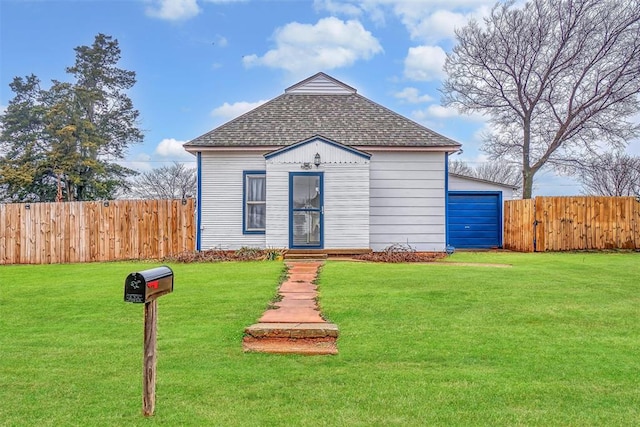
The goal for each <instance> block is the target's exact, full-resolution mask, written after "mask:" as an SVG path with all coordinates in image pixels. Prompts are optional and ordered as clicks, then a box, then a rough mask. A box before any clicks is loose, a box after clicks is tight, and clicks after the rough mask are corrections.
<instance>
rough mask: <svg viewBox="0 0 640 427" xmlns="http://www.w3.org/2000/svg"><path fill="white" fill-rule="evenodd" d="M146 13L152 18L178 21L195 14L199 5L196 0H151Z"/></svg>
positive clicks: (198, 10) (198, 11) (198, 9)
mask: <svg viewBox="0 0 640 427" xmlns="http://www.w3.org/2000/svg"><path fill="white" fill-rule="evenodd" d="M146 13H147V16H151V17H152V18H158V19H164V20H167V21H180V20H186V19H189V18H193V17H194V16H196V15H197V14H198V13H200V7H199V6H198V3H197V0H153V1H152V6H149V7H147V9H146Z"/></svg>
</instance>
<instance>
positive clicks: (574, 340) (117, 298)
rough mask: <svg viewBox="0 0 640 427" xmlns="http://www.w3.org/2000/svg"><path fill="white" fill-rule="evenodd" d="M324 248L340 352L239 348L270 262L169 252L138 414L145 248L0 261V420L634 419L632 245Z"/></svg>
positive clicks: (639, 332) (270, 274)
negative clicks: (347, 256)
mask: <svg viewBox="0 0 640 427" xmlns="http://www.w3.org/2000/svg"><path fill="white" fill-rule="evenodd" d="M447 261H448V262H449V261H451V262H456V261H457V262H461V263H491V264H509V265H511V267H508V268H499V267H490V266H480V265H478V266H469V265H444V263H437V264H421V265H415V264H414V265H410V264H369V263H356V262H353V263H352V262H338V261H336V262H331V261H330V262H328V263H327V264H326V265H325V266H324V267H323V270H322V273H321V277H320V304H321V306H322V309H323V313H324V314H325V315H326V316H327V317H328V318H329V320H331V321H332V322H335V323H337V324H338V326H339V327H340V334H341V335H340V339H339V342H338V346H339V350H340V354H339V355H338V356H320V357H304V356H295V355H289V356H283V355H268V354H244V353H242V350H241V337H242V330H243V328H244V327H245V326H248V325H250V324H252V323H254V322H255V320H256V319H257V318H258V317H259V316H260V315H261V313H262V312H263V311H264V309H265V308H266V307H267V305H268V304H269V302H270V301H271V300H272V299H273V297H274V294H275V291H276V286H277V283H278V280H279V278H280V275H281V273H282V267H283V266H282V264H281V263H278V262H250V263H218V264H178V265H172V268H173V269H174V271H175V274H176V284H175V292H174V293H173V294H171V295H167V296H164V297H162V298H161V299H160V300H159V309H158V317H159V335H158V343H159V349H158V350H159V359H158V386H157V400H156V415H155V416H154V417H153V418H151V419H144V418H143V417H142V415H141V388H142V386H141V366H142V305H140V304H127V303H124V302H123V296H122V292H123V285H124V278H125V277H126V275H127V274H128V273H130V272H132V271H136V270H140V269H146V268H150V265H149V264H134V263H108V264H82V265H81V264H78V265H51V266H4V267H0V402H2V405H0V425H16V426H17V425H38V426H47V425H51V426H54V425H55V426H58V425H82V426H87V425H114V426H117V425H127V426H129V425H131V426H135V425H194V426H200V425H243V426H270V425H273V426H276V425H300V426H317V425H327V426H333V425H335V426H342V425H349V426H351V425H356V426H358V425H362V426H364V425H367V426H368V425H402V426H406V425H460V426H467V425H540V426H548V425H563V426H564V425H607V426H610V425H620V426H627V425H638V424H640V389H639V388H638V381H637V375H638V374H637V373H638V372H639V371H640V358H639V357H638V350H639V349H640V316H638V313H639V311H638V307H639V306H640V280H639V279H638V278H639V277H640V254H633V253H607V254H599V253H575V254H511V253H456V254H455V255H454V256H452V257H450V258H448V259H447Z"/></svg>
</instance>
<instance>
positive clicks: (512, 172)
mask: <svg viewBox="0 0 640 427" xmlns="http://www.w3.org/2000/svg"><path fill="white" fill-rule="evenodd" d="M449 173H455V174H458V175H463V176H469V177H471V178H479V179H484V180H487V181H492V182H498V183H500V184H507V185H511V186H513V187H518V188H520V187H521V186H522V175H521V174H520V173H519V171H518V168H517V167H516V166H514V165H511V164H509V163H506V162H502V161H491V162H484V163H480V164H479V165H478V166H476V167H475V168H474V167H471V166H469V165H468V164H467V163H466V162H464V161H462V160H452V161H450V162H449Z"/></svg>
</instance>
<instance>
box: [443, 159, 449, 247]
mask: <svg viewBox="0 0 640 427" xmlns="http://www.w3.org/2000/svg"><path fill="white" fill-rule="evenodd" d="M444 247H445V251H447V252H448V251H449V153H447V152H445V153H444Z"/></svg>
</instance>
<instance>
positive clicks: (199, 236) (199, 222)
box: [196, 151, 202, 252]
mask: <svg viewBox="0 0 640 427" xmlns="http://www.w3.org/2000/svg"><path fill="white" fill-rule="evenodd" d="M196 165H197V169H198V190H197V191H198V195H197V198H196V217H197V219H196V251H198V252H200V251H201V250H202V229H201V227H202V152H200V151H198V152H197V153H196Z"/></svg>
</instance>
